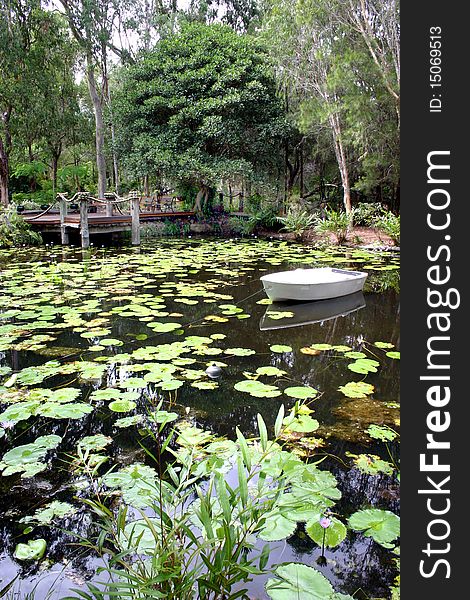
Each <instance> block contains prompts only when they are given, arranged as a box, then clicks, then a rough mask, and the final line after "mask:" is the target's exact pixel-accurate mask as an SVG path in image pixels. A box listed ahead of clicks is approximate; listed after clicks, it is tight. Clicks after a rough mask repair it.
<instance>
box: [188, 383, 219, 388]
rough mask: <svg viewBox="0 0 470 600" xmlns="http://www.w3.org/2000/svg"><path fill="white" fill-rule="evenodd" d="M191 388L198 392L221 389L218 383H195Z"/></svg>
mask: <svg viewBox="0 0 470 600" xmlns="http://www.w3.org/2000/svg"><path fill="white" fill-rule="evenodd" d="M191 387H194V388H197V389H198V390H215V389H216V388H218V387H219V384H218V383H217V382H216V381H195V382H194V383H192V384H191Z"/></svg>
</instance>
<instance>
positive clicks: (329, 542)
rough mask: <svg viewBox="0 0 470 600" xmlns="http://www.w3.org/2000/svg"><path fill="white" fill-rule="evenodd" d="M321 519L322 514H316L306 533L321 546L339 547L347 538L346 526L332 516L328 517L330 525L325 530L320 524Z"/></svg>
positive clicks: (306, 528)
mask: <svg viewBox="0 0 470 600" xmlns="http://www.w3.org/2000/svg"><path fill="white" fill-rule="evenodd" d="M321 517H322V515H321V513H320V514H316V515H315V516H314V518H313V519H311V520H310V521H309V522H308V523H307V524H306V525H305V531H306V532H307V534H308V536H309V537H310V538H311V539H312V540H313V541H314V542H315V543H316V544H318V545H319V546H321V545H322V544H323V543H324V544H325V546H327V547H328V548H335V547H336V546H339V545H340V544H341V542H342V541H343V540H344V538H345V537H346V531H347V530H346V527H345V525H344V524H343V523H341V521H340V520H338V519H337V518H336V517H333V516H330V517H328V520H329V522H330V524H329V526H328V527H326V528H324V527H322V525H321V524H320V519H321Z"/></svg>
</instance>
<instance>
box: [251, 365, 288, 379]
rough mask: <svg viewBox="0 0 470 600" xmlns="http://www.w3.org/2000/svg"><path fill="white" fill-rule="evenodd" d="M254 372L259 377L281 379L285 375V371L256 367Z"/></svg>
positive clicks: (275, 368)
mask: <svg viewBox="0 0 470 600" xmlns="http://www.w3.org/2000/svg"><path fill="white" fill-rule="evenodd" d="M256 372H257V373H258V374H259V375H267V376H268V377H281V376H282V375H286V372H285V371H283V370H282V369H278V368H277V367H258V368H257V369H256Z"/></svg>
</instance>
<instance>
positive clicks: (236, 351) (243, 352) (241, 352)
mask: <svg viewBox="0 0 470 600" xmlns="http://www.w3.org/2000/svg"><path fill="white" fill-rule="evenodd" d="M224 352H225V354H230V355H232V356H251V355H252V354H256V351H255V350H251V349H250V348H227V349H226V350H224Z"/></svg>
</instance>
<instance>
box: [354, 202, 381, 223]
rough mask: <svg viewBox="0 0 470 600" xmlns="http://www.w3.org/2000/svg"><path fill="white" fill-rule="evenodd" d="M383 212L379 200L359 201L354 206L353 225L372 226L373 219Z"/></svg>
mask: <svg viewBox="0 0 470 600" xmlns="http://www.w3.org/2000/svg"><path fill="white" fill-rule="evenodd" d="M385 212H386V211H385V209H384V207H383V206H382V204H380V202H359V203H358V204H356V206H355V207H354V213H353V221H354V224H355V225H363V226H365V227H373V226H374V222H375V220H376V219H377V218H378V217H381V216H382V215H383V214H385Z"/></svg>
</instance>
